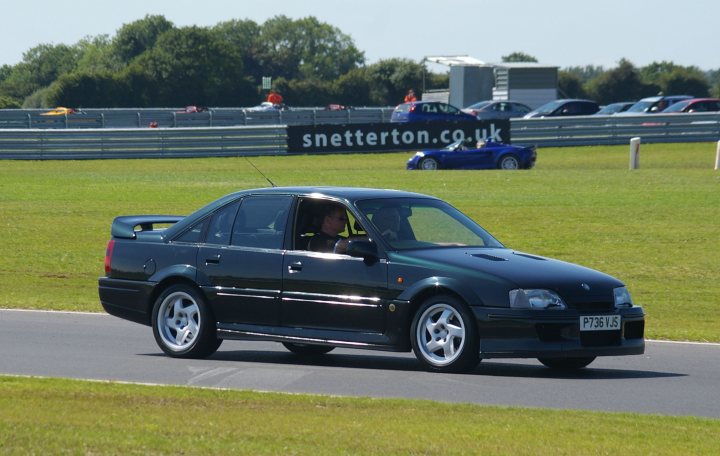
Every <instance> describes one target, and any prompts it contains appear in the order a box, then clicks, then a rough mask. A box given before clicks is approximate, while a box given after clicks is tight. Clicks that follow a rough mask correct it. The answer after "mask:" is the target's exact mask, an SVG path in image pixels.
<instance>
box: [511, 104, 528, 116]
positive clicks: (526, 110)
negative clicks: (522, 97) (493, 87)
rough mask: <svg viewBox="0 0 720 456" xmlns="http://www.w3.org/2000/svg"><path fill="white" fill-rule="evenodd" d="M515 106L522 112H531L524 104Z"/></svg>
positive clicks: (516, 109)
mask: <svg viewBox="0 0 720 456" xmlns="http://www.w3.org/2000/svg"><path fill="white" fill-rule="evenodd" d="M513 107H514V108H515V111H518V112H520V113H522V114H527V113H529V112H530V110H529V109H528V108H526V107H525V106H523V105H519V104H515V105H513Z"/></svg>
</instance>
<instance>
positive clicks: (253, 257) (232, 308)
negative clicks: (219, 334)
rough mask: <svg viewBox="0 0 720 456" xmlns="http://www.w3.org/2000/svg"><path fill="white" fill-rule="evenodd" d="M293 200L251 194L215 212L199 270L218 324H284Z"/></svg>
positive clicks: (199, 258)
mask: <svg viewBox="0 0 720 456" xmlns="http://www.w3.org/2000/svg"><path fill="white" fill-rule="evenodd" d="M291 204H292V196H290V195H254V196H246V197H245V198H243V199H242V200H238V201H235V202H233V203H232V204H229V205H227V206H226V207H225V208H223V209H221V210H219V211H217V212H216V213H215V214H213V217H212V219H211V221H210V225H209V227H208V232H207V235H206V242H205V244H203V245H202V246H201V247H200V250H199V252H198V255H199V256H198V272H199V274H200V275H201V276H203V277H204V279H205V281H206V283H207V285H206V286H205V287H204V289H205V291H206V294H207V295H208V296H210V297H211V300H212V303H213V305H212V308H213V312H214V313H215V318H216V319H217V321H218V322H223V323H245V324H258V325H276V324H278V321H279V315H280V293H281V283H282V267H283V253H284V250H283V241H284V233H285V224H286V221H287V214H288V212H289V209H290V206H291ZM228 216H229V217H228ZM225 217H228V218H229V220H230V223H228V222H227V221H226V220H225Z"/></svg>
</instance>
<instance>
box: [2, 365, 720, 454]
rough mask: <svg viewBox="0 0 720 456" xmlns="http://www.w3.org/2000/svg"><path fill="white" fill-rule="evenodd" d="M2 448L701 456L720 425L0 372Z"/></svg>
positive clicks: (711, 449)
mask: <svg viewBox="0 0 720 456" xmlns="http://www.w3.org/2000/svg"><path fill="white" fill-rule="evenodd" d="M0 410H2V413H0V453H2V454H3V455H26V454H118V455H120V454H122V455H128V454H188V455H209V454H223V455H229V454H253V455H256V454H282V455H289V454H299V455H326V454H327V455H338V454H382V455H385V454H391V455H452V454H482V455H495V454H498V455H515V454H517V455H551V456H557V455H585V454H652V455H711V454H718V452H720V441H719V440H718V438H717V436H718V435H719V434H720V420H711V419H702V418H692V417H667V416H656V415H637V414H628V413H622V414H621V413H594V412H581V411H558V410H555V411H548V410H537V409H525V408H507V407H483V406H477V405H458V404H442V403H436V402H430V401H418V400H415V401H410V400H375V399H346V398H337V397H326V396H307V395H288V394H273V393H252V392H241V391H223V390H207V389H197V388H180V387H157V386H140V385H123V384H111V383H98V382H81V381H74V380H48V379H27V378H16V377H2V376H0Z"/></svg>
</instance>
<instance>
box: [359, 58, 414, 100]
mask: <svg viewBox="0 0 720 456" xmlns="http://www.w3.org/2000/svg"><path fill="white" fill-rule="evenodd" d="M367 70H368V74H369V76H370V79H371V80H372V81H373V87H372V90H371V94H370V97H371V101H372V103H373V104H374V105H376V106H393V105H396V104H398V103H400V102H402V100H403V98H404V97H405V94H406V93H407V90H408V89H409V88H415V89H417V88H419V87H422V81H423V74H424V73H425V66H424V65H421V64H419V63H417V62H414V61H412V60H410V59H397V58H395V59H386V60H380V61H378V62H377V63H375V64H373V65H370V66H368V67H367ZM415 93H416V94H417V95H420V94H419V91H418V90H416V92H415Z"/></svg>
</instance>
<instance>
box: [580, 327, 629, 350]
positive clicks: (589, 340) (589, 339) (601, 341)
mask: <svg viewBox="0 0 720 456" xmlns="http://www.w3.org/2000/svg"><path fill="white" fill-rule="evenodd" d="M621 343H622V331H619V330H618V331H581V332H580V345H582V346H583V347H604V346H608V345H620V344H621Z"/></svg>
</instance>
